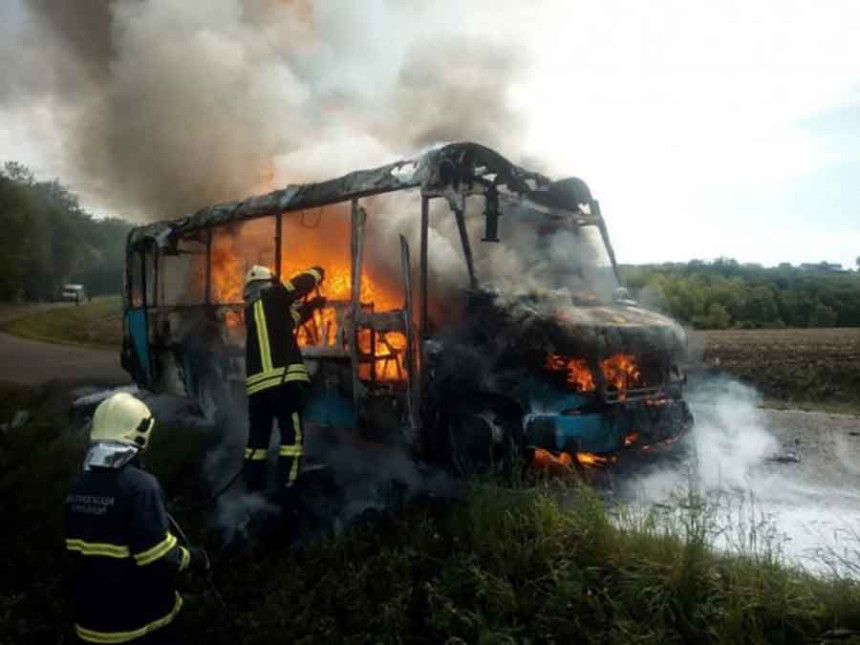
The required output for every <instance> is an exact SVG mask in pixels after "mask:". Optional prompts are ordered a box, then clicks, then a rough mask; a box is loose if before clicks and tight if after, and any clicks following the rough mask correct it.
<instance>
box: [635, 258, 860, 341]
mask: <svg viewBox="0 0 860 645" xmlns="http://www.w3.org/2000/svg"><path fill="white" fill-rule="evenodd" d="M619 268H620V270H621V275H622V278H623V279H624V281H625V283H626V285H627V288H628V289H629V290H630V292H631V293H632V294H634V295H635V296H636V297H637V298H638V299H639V301H640V302H642V303H643V304H645V305H649V306H652V307H655V308H657V309H660V310H662V311H665V312H666V313H668V314H670V315H672V316H673V317H674V318H676V319H678V320H680V321H681V322H683V323H685V324H687V325H691V326H693V327H696V328H700V329H726V328H729V327H740V328H757V327H855V326H860V271H853V272H852V271H845V272H841V273H840V272H832V271H823V270H821V271H816V270H809V269H801V268H798V267H793V266H791V265H788V264H781V265H780V266H778V267H774V268H765V267H761V266H758V265H746V264H740V263H738V262H737V261H735V260H733V259H730V258H719V259H717V260H714V261H711V262H706V261H703V260H693V261H691V262H687V263H686V264H684V263H670V264H659V265H641V266H621V267H619Z"/></svg>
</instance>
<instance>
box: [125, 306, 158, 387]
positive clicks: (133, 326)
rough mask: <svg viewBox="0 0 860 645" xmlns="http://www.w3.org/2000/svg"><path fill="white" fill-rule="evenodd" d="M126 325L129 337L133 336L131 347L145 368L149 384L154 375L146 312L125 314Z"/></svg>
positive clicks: (132, 310) (139, 311) (134, 311)
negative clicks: (150, 366) (151, 371)
mask: <svg viewBox="0 0 860 645" xmlns="http://www.w3.org/2000/svg"><path fill="white" fill-rule="evenodd" d="M125 324H126V329H127V330H128V333H129V336H131V345H132V347H133V348H134V353H135V355H136V357H137V361H138V363H139V364H140V366H141V367H142V368H143V371H144V373H145V374H146V380H147V383H149V381H150V380H151V379H152V374H151V373H150V368H149V338H148V335H147V333H146V310H145V309H131V310H129V311H127V312H126V314H125Z"/></svg>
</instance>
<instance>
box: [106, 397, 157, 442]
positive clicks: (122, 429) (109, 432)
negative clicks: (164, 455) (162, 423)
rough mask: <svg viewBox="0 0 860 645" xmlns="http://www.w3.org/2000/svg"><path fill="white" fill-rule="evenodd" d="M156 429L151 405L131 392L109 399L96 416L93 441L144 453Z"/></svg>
mask: <svg viewBox="0 0 860 645" xmlns="http://www.w3.org/2000/svg"><path fill="white" fill-rule="evenodd" d="M154 425H155V417H153V416H152V412H150V410H149V408H148V407H147V405H146V404H145V403H144V402H143V401H141V400H140V399H136V398H135V397H133V396H132V395H131V394H128V393H127V392H119V393H117V394H114V395H113V396H111V397H109V398H107V399H105V400H104V401H102V402H101V403H100V404H99V407H97V408H96V412H95V414H94V415H93V429H92V432H91V433H90V440H91V441H116V442H119V443H125V444H129V445H132V446H137V447H138V448H139V449H141V450H143V449H144V448H146V446H147V444H148V443H149V435H150V433H151V432H152V428H153V426H154Z"/></svg>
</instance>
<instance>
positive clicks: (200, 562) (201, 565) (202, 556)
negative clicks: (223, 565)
mask: <svg viewBox="0 0 860 645" xmlns="http://www.w3.org/2000/svg"><path fill="white" fill-rule="evenodd" d="M190 555H191V561H190V562H189V563H188V568H189V569H190V570H191V571H202V572H206V571H209V569H211V568H212V565H211V564H210V562H209V554H208V553H206V549H202V548H200V547H192V548H191V550H190Z"/></svg>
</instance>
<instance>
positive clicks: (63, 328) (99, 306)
mask: <svg viewBox="0 0 860 645" xmlns="http://www.w3.org/2000/svg"><path fill="white" fill-rule="evenodd" d="M0 329H2V330H3V331H5V332H7V333H10V334H14V335H16V336H21V337H22V338H30V339H32V340H41V341H46V342H49V343H73V344H79V345H89V346H91V347H100V348H105V349H119V348H120V346H121V345H122V299H121V298H120V297H119V296H104V297H100V298H94V299H93V301H92V302H89V303H86V304H82V305H77V306H75V305H63V306H56V307H51V308H50V309H47V310H40V311H37V312H35V313H32V314H29V315H26V316H24V317H22V318H16V319H15V320H12V321H9V322H7V323H5V324H3V325H2V327H0Z"/></svg>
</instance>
